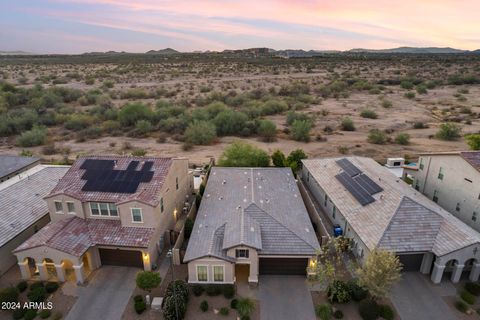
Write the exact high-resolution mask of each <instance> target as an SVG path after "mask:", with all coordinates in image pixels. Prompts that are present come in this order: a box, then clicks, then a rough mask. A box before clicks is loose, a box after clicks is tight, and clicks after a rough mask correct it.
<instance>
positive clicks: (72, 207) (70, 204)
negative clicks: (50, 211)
mask: <svg viewBox="0 0 480 320" xmlns="http://www.w3.org/2000/svg"><path fill="white" fill-rule="evenodd" d="M67 210H68V213H73V214H75V204H74V203H73V202H67Z"/></svg>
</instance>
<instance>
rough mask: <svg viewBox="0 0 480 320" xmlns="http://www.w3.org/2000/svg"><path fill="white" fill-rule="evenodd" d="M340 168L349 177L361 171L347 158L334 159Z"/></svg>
mask: <svg viewBox="0 0 480 320" xmlns="http://www.w3.org/2000/svg"><path fill="white" fill-rule="evenodd" d="M335 162H336V163H337V164H338V165H339V166H340V168H342V169H343V171H345V172H346V173H348V175H349V176H350V177H354V176H356V175H359V174H360V173H362V171H361V170H360V169H358V168H357V167H356V166H355V165H354V164H353V163H351V162H350V161H349V160H348V159H340V160H337V161H335Z"/></svg>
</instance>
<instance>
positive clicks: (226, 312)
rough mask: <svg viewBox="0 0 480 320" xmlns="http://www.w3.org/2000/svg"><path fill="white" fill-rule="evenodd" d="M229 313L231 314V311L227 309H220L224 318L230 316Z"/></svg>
mask: <svg viewBox="0 0 480 320" xmlns="http://www.w3.org/2000/svg"><path fill="white" fill-rule="evenodd" d="M229 313H230V310H229V309H228V308H227V307H222V308H220V314H221V315H222V316H228V314H229Z"/></svg>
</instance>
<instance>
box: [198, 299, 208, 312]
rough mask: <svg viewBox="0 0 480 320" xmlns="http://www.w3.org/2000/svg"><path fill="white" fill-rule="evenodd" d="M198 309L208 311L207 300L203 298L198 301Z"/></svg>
mask: <svg viewBox="0 0 480 320" xmlns="http://www.w3.org/2000/svg"><path fill="white" fill-rule="evenodd" d="M200 310H202V312H207V311H208V302H207V300H203V301H202V302H201V303H200Z"/></svg>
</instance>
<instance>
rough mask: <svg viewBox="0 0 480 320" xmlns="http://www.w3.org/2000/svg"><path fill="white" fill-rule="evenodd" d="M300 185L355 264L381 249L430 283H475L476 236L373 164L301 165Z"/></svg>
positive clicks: (353, 160)
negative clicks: (348, 245) (344, 240)
mask: <svg viewBox="0 0 480 320" xmlns="http://www.w3.org/2000/svg"><path fill="white" fill-rule="evenodd" d="M301 180H302V183H303V184H304V185H305V186H306V187H307V188H308V190H309V191H310V194H311V195H312V197H313V198H314V200H315V201H316V202H317V204H318V207H319V208H320V209H321V210H320V211H321V215H322V217H321V218H322V219H328V221H329V222H331V223H332V224H334V225H338V226H340V228H341V229H342V231H343V234H344V236H346V237H348V238H350V239H351V241H352V250H353V253H354V254H355V255H356V256H357V257H358V259H359V261H360V262H363V261H364V259H365V258H366V257H367V256H368V254H369V252H370V251H371V250H374V249H375V248H380V249H384V250H388V251H391V252H394V253H395V254H396V255H397V256H398V257H399V260H400V262H401V263H402V264H403V269H404V270H405V271H419V272H421V273H423V274H427V275H430V278H431V280H432V281H433V282H434V283H439V282H440V281H441V280H442V278H444V277H445V278H447V277H449V278H450V279H451V281H452V282H458V281H459V279H460V277H461V276H462V274H463V275H465V277H467V276H468V277H469V279H470V280H472V281H477V280H478V278H479V275H480V252H479V249H480V234H479V233H478V232H476V231H475V230H473V229H472V228H471V227H470V226H468V225H466V224H465V223H463V222H462V221H460V220H459V219H458V218H457V217H455V216H454V215H452V214H450V213H449V212H448V211H446V210H444V209H443V208H441V207H440V206H439V205H437V204H436V203H435V202H433V201H432V200H430V199H428V198H427V197H425V196H424V195H423V194H422V193H420V192H419V191H417V190H415V189H414V188H412V187H410V186H409V185H407V184H406V183H405V182H404V181H403V180H401V179H400V178H398V177H396V176H394V175H392V174H391V173H390V172H389V171H388V169H386V168H385V167H383V166H381V165H380V164H378V163H377V162H376V161H374V160H373V159H370V158H364V157H355V156H352V157H344V158H324V159H310V160H303V168H302V173H301ZM332 233H333V230H332Z"/></svg>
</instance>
